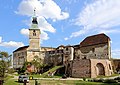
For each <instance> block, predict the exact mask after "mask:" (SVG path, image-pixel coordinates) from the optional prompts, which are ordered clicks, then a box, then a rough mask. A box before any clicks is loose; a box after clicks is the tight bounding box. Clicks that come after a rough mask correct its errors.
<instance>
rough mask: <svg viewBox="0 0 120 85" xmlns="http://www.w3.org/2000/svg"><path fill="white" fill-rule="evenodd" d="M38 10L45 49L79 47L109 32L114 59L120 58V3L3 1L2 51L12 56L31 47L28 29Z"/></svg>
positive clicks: (0, 20)
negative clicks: (28, 46)
mask: <svg viewBox="0 0 120 85" xmlns="http://www.w3.org/2000/svg"><path fill="white" fill-rule="evenodd" d="M34 8H36V15H37V16H38V23H39V28H40V29H41V46H45V47H57V46H59V45H69V44H70V45H76V44H79V43H80V42H81V41H82V40H83V39H84V38H85V37H87V36H89V35H95V34H98V33H105V34H107V35H108V36H109V37H110V38H111V47H112V48H111V50H112V57H113V58H119V56H120V46H119V45H120V10H119V9H120V0H0V51H7V52H9V53H12V52H13V51H14V50H15V49H17V48H18V47H20V46H24V45H28V44H29V40H28V34H29V33H28V29H29V28H30V24H31V16H32V15H33V10H34Z"/></svg>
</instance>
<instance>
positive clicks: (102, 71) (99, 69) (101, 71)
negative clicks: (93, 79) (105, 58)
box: [96, 63, 105, 76]
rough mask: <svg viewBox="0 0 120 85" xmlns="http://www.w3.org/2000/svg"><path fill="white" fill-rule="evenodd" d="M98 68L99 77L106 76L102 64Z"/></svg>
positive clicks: (98, 64)
mask: <svg viewBox="0 0 120 85" xmlns="http://www.w3.org/2000/svg"><path fill="white" fill-rule="evenodd" d="M96 68H97V76H99V75H105V68H104V66H103V64H102V63H97V65H96Z"/></svg>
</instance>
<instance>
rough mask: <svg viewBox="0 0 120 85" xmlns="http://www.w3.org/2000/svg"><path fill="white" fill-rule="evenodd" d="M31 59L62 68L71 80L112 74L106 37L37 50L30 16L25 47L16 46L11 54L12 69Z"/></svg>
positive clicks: (37, 38)
mask: <svg viewBox="0 0 120 85" xmlns="http://www.w3.org/2000/svg"><path fill="white" fill-rule="evenodd" d="M35 56H37V57H38V58H40V59H42V60H43V63H44V64H47V65H52V66H56V65H64V67H65V72H64V73H65V74H66V75H67V76H71V77H92V78H95V77H97V76H99V75H104V76H110V75H111V74H113V69H112V64H111V61H110V59H111V46H110V38H109V37H108V36H107V35H105V34H97V35H93V36H88V37H86V38H85V39H84V40H83V41H82V42H81V43H80V44H78V45H73V46H71V45H68V46H64V45H60V46H58V47H57V48H52V47H41V46H40V29H39V28H38V22H37V17H36V16H35V15H34V16H33V18H32V24H31V27H30V29H29V46H23V47H20V48H18V49H16V50H15V51H14V52H13V67H14V68H15V69H17V68H21V67H22V66H23V64H24V63H25V62H26V61H27V62H31V61H32V60H33V59H34V57H35ZM29 69H31V68H29Z"/></svg>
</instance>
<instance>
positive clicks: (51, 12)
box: [16, 0, 69, 20]
mask: <svg viewBox="0 0 120 85" xmlns="http://www.w3.org/2000/svg"><path fill="white" fill-rule="evenodd" d="M34 8H36V12H37V15H39V16H44V17H45V18H46V19H48V18H50V19H53V20H63V19H66V18H68V17H69V14H68V13H67V12H63V11H62V10H61V9H60V7H59V6H58V5H57V4H56V3H55V2H54V1H53V0H22V2H21V3H20V5H19V7H18V11H17V12H16V13H18V14H22V15H27V16H32V15H33V10H34Z"/></svg>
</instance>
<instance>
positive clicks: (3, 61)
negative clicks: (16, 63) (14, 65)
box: [0, 51, 11, 80]
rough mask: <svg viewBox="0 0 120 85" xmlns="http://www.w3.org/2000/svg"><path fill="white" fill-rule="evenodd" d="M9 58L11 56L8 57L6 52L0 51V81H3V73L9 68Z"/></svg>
mask: <svg viewBox="0 0 120 85" xmlns="http://www.w3.org/2000/svg"><path fill="white" fill-rule="evenodd" d="M10 57H11V55H9V54H8V53H7V52H4V51H0V80H4V78H5V71H7V69H8V67H9V66H10V61H9V58H10ZM8 61H9V62H8Z"/></svg>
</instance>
